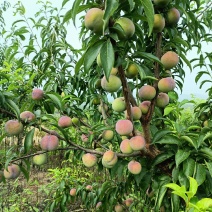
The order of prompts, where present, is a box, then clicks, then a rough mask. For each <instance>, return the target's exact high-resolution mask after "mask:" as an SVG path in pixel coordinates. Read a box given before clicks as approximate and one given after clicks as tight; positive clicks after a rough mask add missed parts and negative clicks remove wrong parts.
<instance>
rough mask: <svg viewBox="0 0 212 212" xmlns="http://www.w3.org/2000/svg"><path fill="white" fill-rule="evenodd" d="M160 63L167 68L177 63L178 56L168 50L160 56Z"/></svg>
mask: <svg viewBox="0 0 212 212" xmlns="http://www.w3.org/2000/svg"><path fill="white" fill-rule="evenodd" d="M161 63H162V64H163V67H164V68H165V69H168V70H169V69H171V68H174V67H175V66H176V65H177V64H178V63H179V56H178V54H176V53H175V52H173V51H168V52H166V53H165V54H164V55H163V56H162V57H161Z"/></svg>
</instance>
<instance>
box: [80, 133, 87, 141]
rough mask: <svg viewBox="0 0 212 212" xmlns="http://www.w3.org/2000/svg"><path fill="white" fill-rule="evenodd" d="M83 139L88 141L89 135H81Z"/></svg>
mask: <svg viewBox="0 0 212 212" xmlns="http://www.w3.org/2000/svg"><path fill="white" fill-rule="evenodd" d="M81 140H82V141H83V142H88V136H87V135H85V134H82V135H81Z"/></svg>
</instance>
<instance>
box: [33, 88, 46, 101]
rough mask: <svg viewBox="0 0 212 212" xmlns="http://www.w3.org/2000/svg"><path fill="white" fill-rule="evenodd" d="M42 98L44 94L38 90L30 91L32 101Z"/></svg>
mask: <svg viewBox="0 0 212 212" xmlns="http://www.w3.org/2000/svg"><path fill="white" fill-rule="evenodd" d="M43 97H44V92H43V90H42V89H40V88H34V89H33V91H32V99H33V100H41V99H43Z"/></svg>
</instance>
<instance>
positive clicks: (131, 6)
mask: <svg viewBox="0 0 212 212" xmlns="http://www.w3.org/2000/svg"><path fill="white" fill-rule="evenodd" d="M128 3H129V5H130V11H132V10H133V9H134V7H135V2H134V0H128Z"/></svg>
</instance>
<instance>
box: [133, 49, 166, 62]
mask: <svg viewBox="0 0 212 212" xmlns="http://www.w3.org/2000/svg"><path fill="white" fill-rule="evenodd" d="M133 57H134V58H142V59H148V60H151V61H155V62H157V63H159V64H161V65H162V63H161V61H160V60H159V59H158V57H156V56H155V55H153V54H151V53H147V52H135V54H134V55H133Z"/></svg>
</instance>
